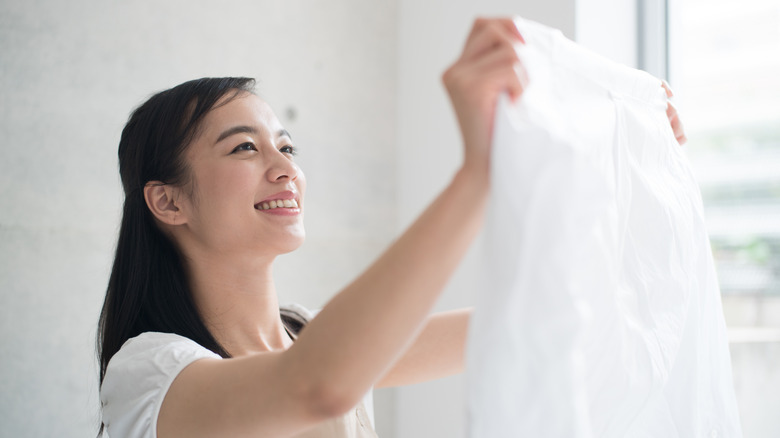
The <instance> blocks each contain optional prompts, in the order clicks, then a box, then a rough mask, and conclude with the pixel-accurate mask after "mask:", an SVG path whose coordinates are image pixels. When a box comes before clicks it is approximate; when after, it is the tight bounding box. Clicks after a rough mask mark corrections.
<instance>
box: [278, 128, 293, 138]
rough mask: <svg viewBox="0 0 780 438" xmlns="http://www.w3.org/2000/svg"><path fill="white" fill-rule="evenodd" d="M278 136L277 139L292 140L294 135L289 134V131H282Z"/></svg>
mask: <svg viewBox="0 0 780 438" xmlns="http://www.w3.org/2000/svg"><path fill="white" fill-rule="evenodd" d="M276 136H277V137H287V138H289V139H290V140H292V135H290V133H289V132H287V130H286V129H282V130H280V131H279V132H278V133H276Z"/></svg>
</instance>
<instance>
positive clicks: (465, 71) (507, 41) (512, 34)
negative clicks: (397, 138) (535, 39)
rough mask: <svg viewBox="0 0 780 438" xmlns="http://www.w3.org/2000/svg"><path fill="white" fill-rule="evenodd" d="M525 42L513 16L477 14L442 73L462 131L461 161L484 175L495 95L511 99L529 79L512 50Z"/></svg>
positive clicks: (486, 168)
mask: <svg viewBox="0 0 780 438" xmlns="http://www.w3.org/2000/svg"><path fill="white" fill-rule="evenodd" d="M524 42H525V41H524V40H523V37H522V36H521V35H520V32H519V31H518V30H517V27H516V26H515V23H514V22H513V21H512V19H509V18H495V19H484V18H480V19H477V20H476V21H475V22H474V26H473V27H472V29H471V33H470V34H469V36H468V39H467V40H466V44H465V46H464V48H463V53H462V54H461V55H460V58H458V60H457V61H455V63H454V64H453V65H452V66H451V67H450V68H448V69H447V71H446V72H444V75H443V77H442V80H443V82H444V85H445V87H446V88H447V92H448V93H449V95H450V100H451V101H452V106H453V107H454V109H455V114H456V115H457V118H458V124H459V125H460V130H461V135H462V136H463V141H464V145H465V160H464V164H463V166H464V168H470V169H475V170H477V171H478V172H480V174H483V175H485V176H486V175H487V173H488V170H489V167H490V143H491V139H492V135H493V117H494V115H495V108H496V100H497V99H498V95H499V94H500V93H501V92H507V93H508V94H509V97H510V98H511V99H512V100H516V99H517V98H519V97H520V95H521V94H522V93H523V89H524V88H525V86H526V84H527V82H528V78H527V75H526V72H525V69H524V68H523V65H522V63H521V62H520V58H519V57H518V55H517V50H516V48H517V47H518V45H519V44H522V43H524ZM483 172H484V173H483Z"/></svg>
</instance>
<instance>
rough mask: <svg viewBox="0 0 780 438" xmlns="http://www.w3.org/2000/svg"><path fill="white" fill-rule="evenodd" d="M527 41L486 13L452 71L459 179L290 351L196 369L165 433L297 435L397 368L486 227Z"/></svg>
mask: <svg viewBox="0 0 780 438" xmlns="http://www.w3.org/2000/svg"><path fill="white" fill-rule="evenodd" d="M520 42H521V37H520V35H519V33H518V32H517V29H516V28H515V26H514V23H513V22H512V21H511V20H509V19H496V20H477V22H476V23H475V25H474V28H473V29H472V32H471V34H470V35H469V38H468V40H467V42H466V46H465V48H464V51H463V54H462V55H461V57H460V58H459V59H458V61H457V62H456V63H455V64H454V65H453V66H452V67H451V68H450V69H448V71H447V72H446V73H445V75H444V83H445V85H446V87H447V89H448V92H449V94H450V97H451V99H452V103H453V107H454V108H455V111H456V114H457V116H458V121H459V124H460V127H461V132H462V135H463V139H464V144H465V154H464V156H465V158H464V162H463V165H462V167H461V169H460V170H459V171H458V172H457V173H456V175H455V176H454V177H453V180H452V182H451V183H450V184H449V185H448V186H447V188H446V189H445V190H444V191H443V192H442V193H441V194H440V195H439V196H438V197H437V198H436V200H435V201H434V202H433V203H432V204H431V205H430V206H429V207H428V208H427V209H426V210H425V212H424V213H423V214H422V215H421V216H420V217H419V218H418V219H417V220H416V221H415V222H414V224H412V225H411V227H410V228H409V229H408V230H407V231H406V232H405V233H404V234H403V235H402V236H401V237H400V238H399V239H398V240H397V241H396V242H395V243H393V244H392V245H391V246H390V248H388V249H387V251H386V252H385V253H384V254H383V255H382V256H381V257H380V258H379V259H378V260H377V261H376V262H375V263H374V264H373V265H372V266H371V267H369V268H368V270H366V272H365V273H363V274H362V275H361V276H360V277H358V278H357V279H356V280H355V281H354V282H352V283H351V284H350V285H349V286H347V287H346V288H345V289H344V290H343V291H341V292H340V293H339V294H338V295H336V296H335V297H334V298H333V299H332V300H331V301H330V302H329V303H328V304H327V305H326V306H325V307H324V308H323V309H322V311H321V312H320V313H319V314H318V316H317V317H316V318H315V319H314V320H312V321H311V323H310V324H309V325H308V326H307V327H306V329H305V330H304V331H303V332H302V333H301V335H300V337H299V338H298V339H297V340H296V342H295V344H294V345H293V346H292V347H291V348H290V349H289V350H287V351H285V352H272V353H264V354H258V355H255V356H250V357H245V358H237V359H228V360H211V359H203V360H200V361H197V362H195V363H193V364H192V365H190V366H188V367H187V368H185V369H184V370H183V371H182V372H181V373H180V374H179V376H178V377H177V378H176V380H175V381H174V383H173V385H172V386H171V388H170V390H169V391H168V394H167V395H166V397H165V402H164V403H163V408H162V410H161V412H160V417H159V423H158V431H159V436H160V437H164V438H169V437H174V436H188V437H196V436H244V435H247V436H248V435H253V436H280V437H281V436H289V435H293V434H295V433H297V432H300V431H302V430H304V429H306V428H308V427H310V426H312V425H314V424H315V423H317V422H319V421H323V420H325V419H327V418H331V417H334V416H338V415H342V414H344V413H345V412H347V411H348V410H350V409H351V408H353V407H354V406H355V405H356V404H357V403H359V401H360V399H361V397H362V396H363V395H364V394H365V393H366V392H367V391H368V390H369V389H370V388H371V386H372V385H374V384H375V383H376V382H377V381H378V380H379V379H380V378H381V377H382V376H383V375H384V374H385V373H386V372H387V371H388V370H389V369H390V367H391V366H392V365H393V364H394V363H395V362H396V360H398V358H399V357H400V356H401V355H402V354H403V352H404V351H405V350H406V348H407V347H408V346H409V345H410V344H411V343H412V341H413V340H414V338H415V336H416V334H417V333H418V331H419V330H420V329H421V327H422V326H423V324H424V323H425V320H426V317H427V315H428V314H429V312H430V311H431V309H432V307H433V305H434V303H435V301H436V299H437V298H438V296H439V294H440V293H441V291H442V290H443V289H444V286H445V285H446V283H447V280H448V279H449V278H450V276H451V275H452V273H453V272H454V271H455V269H456V267H457V265H458V263H459V262H460V260H461V259H462V257H463V255H464V254H465V252H466V250H467V249H468V247H469V246H470V244H471V242H472V240H473V239H474V236H475V235H476V234H477V232H478V230H479V227H480V224H481V222H482V218H483V215H484V209H485V203H486V198H487V194H488V185H489V149H490V141H491V135H492V134H491V132H492V120H493V111H494V108H495V102H496V99H497V96H498V94H499V93H501V92H504V91H506V92H509V94H510V96H511V97H513V98H517V97H519V96H520V94H521V93H522V89H523V85H522V83H521V81H522V79H521V77H522V75H518V69H521V68H522V67H521V66H520V64H519V60H518V58H517V54H516V51H515V45H516V44H518V43H520ZM174 425H175V426H174Z"/></svg>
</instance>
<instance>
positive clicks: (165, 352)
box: [100, 332, 220, 438]
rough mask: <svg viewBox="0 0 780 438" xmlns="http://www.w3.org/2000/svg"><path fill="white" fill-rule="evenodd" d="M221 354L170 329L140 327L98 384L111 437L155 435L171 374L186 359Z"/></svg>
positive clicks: (216, 356)
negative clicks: (139, 331) (101, 383)
mask: <svg viewBox="0 0 780 438" xmlns="http://www.w3.org/2000/svg"><path fill="white" fill-rule="evenodd" d="M206 357H211V358H217V359H219V358H220V356H219V355H217V354H215V353H214V352H212V351H211V350H208V349H206V348H204V347H202V346H201V345H200V344H198V343H196V342H195V341H193V340H191V339H189V338H185V337H184V336H179V335H175V334H171V333H158V332H147V333H142V334H140V335H138V336H136V337H134V338H132V339H129V340H128V341H127V342H125V343H124V345H122V348H120V349H119V351H118V352H117V353H116V354H115V355H114V357H112V358H111V361H110V362H109V363H108V368H107V369H106V376H105V378H104V379H103V385H102V386H101V388H100V402H101V403H102V405H103V424H105V425H106V431H107V432H108V434H109V436H111V437H113V438H156V437H157V416H158V415H159V413H160V406H162V402H163V399H164V398H165V394H166V393H167V392H168V388H169V387H170V386H171V383H172V382H173V379H175V378H176V376H178V375H179V372H180V371H181V370H183V369H184V368H185V367H186V366H187V365H189V364H191V363H192V362H194V361H196V360H198V359H203V358H206Z"/></svg>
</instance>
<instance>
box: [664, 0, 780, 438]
mask: <svg viewBox="0 0 780 438" xmlns="http://www.w3.org/2000/svg"><path fill="white" fill-rule="evenodd" d="M669 5H670V7H671V8H670V10H669V15H668V17H669V23H670V27H669V40H668V43H669V46H668V47H669V55H670V56H669V58H668V62H669V69H670V78H669V79H670V82H671V85H672V88H673V89H674V90H675V93H676V97H675V99H676V100H677V104H678V106H679V108H680V115H681V118H682V121H683V123H684V124H685V127H686V133H687V134H688V138H689V142H688V144H686V146H685V147H686V149H687V153H688V155H689V157H690V160H691V164H692V166H693V168H694V172H695V173H696V176H697V179H698V181H699V185H700V187H701V191H702V198H703V201H704V208H705V216H706V221H707V228H708V232H709V234H710V239H711V242H712V248H713V255H714V257H715V263H716V267H717V270H718V278H719V281H720V286H721V292H722V299H723V310H724V314H725V316H726V322H727V324H728V326H729V339H730V341H731V345H730V349H731V356H732V366H733V371H734V384H735V390H736V392H737V400H738V403H739V408H740V416H741V418H742V427H743V433H744V436H745V437H777V436H780V416H778V410H777V409H778V406H780V1H778V0H740V1H734V0H669Z"/></svg>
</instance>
